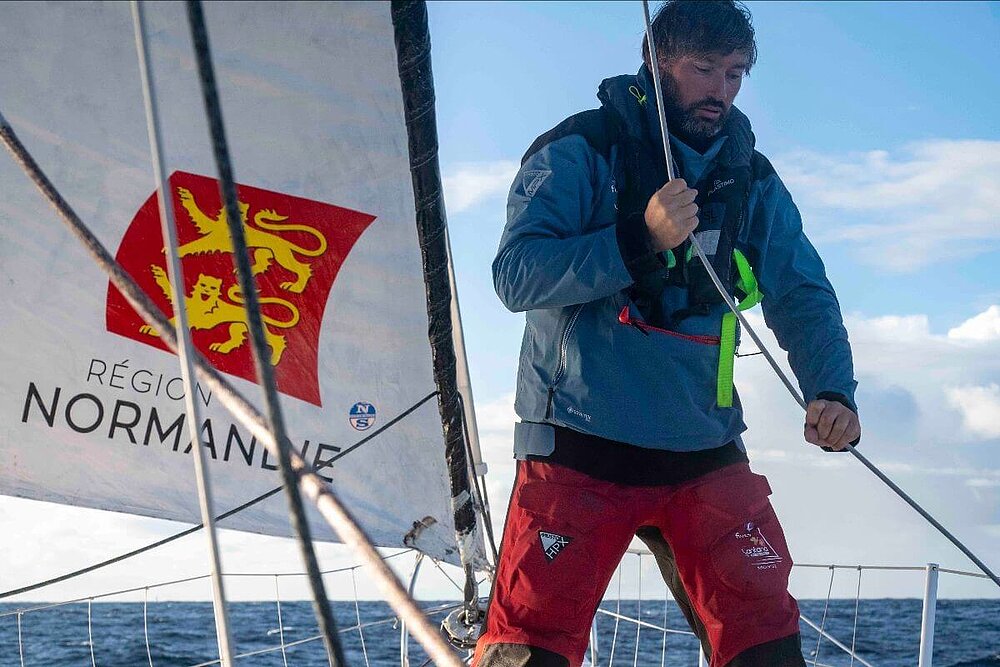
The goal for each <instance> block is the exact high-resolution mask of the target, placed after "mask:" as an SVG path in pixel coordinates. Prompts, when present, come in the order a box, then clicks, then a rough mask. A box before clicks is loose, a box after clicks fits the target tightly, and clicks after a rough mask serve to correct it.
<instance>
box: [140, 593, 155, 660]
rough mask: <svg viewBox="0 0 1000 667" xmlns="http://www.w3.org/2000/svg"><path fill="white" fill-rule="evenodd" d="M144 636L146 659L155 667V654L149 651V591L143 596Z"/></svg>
mask: <svg viewBox="0 0 1000 667" xmlns="http://www.w3.org/2000/svg"><path fill="white" fill-rule="evenodd" d="M142 634H143V635H144V636H145V637H146V658H147V659H148V660H149V667H153V653H152V651H150V649H149V589H148V588H147V589H146V592H145V593H144V594H143V596H142Z"/></svg>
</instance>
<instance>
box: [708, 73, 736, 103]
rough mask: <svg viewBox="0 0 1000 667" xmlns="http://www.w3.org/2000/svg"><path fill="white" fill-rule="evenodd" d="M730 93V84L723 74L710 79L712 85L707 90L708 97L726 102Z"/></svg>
mask: <svg viewBox="0 0 1000 667" xmlns="http://www.w3.org/2000/svg"><path fill="white" fill-rule="evenodd" d="M732 92H733V91H732V82H730V81H729V78H728V77H727V76H726V73H725V72H722V73H720V74H717V75H715V76H713V77H712V85H711V88H710V90H709V96H711V97H713V98H715V99H717V100H722V101H723V102H727V101H728V100H729V97H730V95H731V94H732Z"/></svg>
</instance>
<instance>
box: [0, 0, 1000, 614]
mask: <svg viewBox="0 0 1000 667" xmlns="http://www.w3.org/2000/svg"><path fill="white" fill-rule="evenodd" d="M749 7H750V9H751V11H752V12H753V15H754V26H755V28H756V32H757V41H758V47H759V59H758V62H757V65H756V66H755V68H754V70H753V72H752V74H751V76H750V77H749V78H748V79H747V80H746V81H745V83H744V86H743V89H742V91H741V93H740V95H739V97H738V98H737V100H736V104H737V105H738V106H739V107H740V108H741V109H742V110H743V111H744V112H745V113H746V114H747V115H748V116H749V117H750V119H751V122H752V123H753V125H754V130H755V133H756V137H757V146H758V148H759V149H760V150H761V151H762V152H764V153H765V154H766V155H768V156H769V157H770V158H771V159H772V162H773V163H774V165H775V166H776V168H777V170H778V173H779V175H780V176H781V177H782V178H783V180H784V181H785V183H786V185H787V186H788V188H789V189H790V191H791V192H792V195H793V197H794V199H795V201H796V203H797V204H798V206H799V207H800V209H801V211H802V213H803V220H804V225H805V229H806V232H807V234H808V235H809V236H810V238H811V239H812V240H813V242H814V244H815V245H816V246H817V248H818V249H819V251H820V253H821V255H822V257H823V258H824V261H825V263H826V266H827V270H828V273H829V276H830V278H831V281H832V282H833V284H834V286H835V287H836V289H837V292H838V296H839V299H840V302H841V306H842V309H843V312H844V314H845V318H846V324H847V327H848V330H849V333H850V337H851V342H852V345H853V347H854V352H855V367H856V373H857V378H858V380H859V383H860V388H859V391H858V403H859V406H860V411H861V417H862V424H863V428H864V432H865V437H864V441H863V444H862V447H863V451H864V453H865V454H866V456H868V457H869V458H870V459H871V460H872V461H873V462H874V463H875V464H876V465H878V466H880V467H881V468H882V469H883V470H884V471H885V472H887V473H888V474H889V475H891V476H892V477H893V478H894V479H895V480H896V482H897V483H898V484H900V486H902V487H903V488H904V489H905V490H907V491H908V492H909V493H910V494H911V495H912V496H913V497H914V498H915V499H917V500H918V501H919V502H920V503H922V504H923V505H924V506H925V507H926V508H927V509H928V510H929V511H931V512H932V513H933V514H934V515H935V516H936V517H937V518H938V519H939V520H941V521H942V522H943V523H944V524H945V525H946V526H948V527H949V528H950V529H951V530H952V531H953V532H955V533H956V534H957V535H958V536H960V537H961V538H962V539H963V540H964V541H965V542H966V543H967V544H968V545H969V546H970V547H971V548H972V549H973V550H974V551H975V552H977V553H978V554H979V555H980V556H981V557H983V558H984V559H985V560H986V561H987V563H988V564H989V565H990V566H991V567H993V569H994V570H995V571H996V570H1000V558H998V556H997V554H1000V277H998V275H997V273H996V267H997V266H998V262H1000V214H998V212H997V211H998V210H1000V123H998V122H997V118H1000V69H998V67H997V63H998V62H1000V5H998V4H995V3H994V4H983V3H885V4H883V3H808V4H793V3H774V4H769V3H749ZM429 14H430V29H431V39H432V44H433V66H434V76H435V83H436V92H437V118H438V126H439V134H440V159H441V170H442V175H443V178H444V184H445V199H446V206H447V210H448V216H449V228H450V236H451V242H452V247H453V253H454V257H455V268H456V275H457V282H458V291H459V298H460V302H461V306H462V314H463V322H464V326H465V337H466V344H467V347H468V355H469V365H470V369H471V376H472V386H473V390H474V393H475V405H476V411H477V417H478V421H479V428H480V435H481V441H482V445H483V452H484V457H485V459H486V461H487V463H488V465H489V469H490V471H489V474H488V488H489V493H490V497H491V501H492V504H493V507H494V511H495V514H496V516H495V517H494V518H495V523H496V525H497V528H498V530H499V528H500V526H501V522H502V519H503V517H502V514H503V508H504V507H505V506H506V501H507V497H508V495H509V493H510V487H511V484H512V480H513V469H514V462H513V460H512V458H511V438H512V431H513V422H514V419H515V416H514V414H513V390H514V380H515V374H516V367H517V360H518V348H519V344H520V339H521V332H522V328H523V317H522V316H520V315H515V314H511V313H509V312H507V311H506V310H504V308H503V306H502V305H501V304H500V302H499V300H498V299H497V297H496V295H495V293H494V291H493V287H492V279H491V274H490V263H491V261H492V259H493V254H494V253H495V250H496V245H497V241H498V240H499V236H500V232H501V230H502V227H503V224H504V215H505V213H504V206H505V197H506V192H507V189H508V187H509V185H510V182H511V180H512V179H513V175H514V173H515V171H516V168H517V164H518V162H519V159H520V156H521V154H522V152H523V151H524V150H525V148H526V147H527V146H528V145H529V144H530V143H531V141H532V140H533V139H534V138H535V136H537V135H539V134H541V133H542V132H544V131H545V130H547V129H549V128H551V127H552V126H554V125H556V124H557V123H558V122H559V121H561V120H562V119H563V118H565V117H566V116H568V115H570V114H572V113H574V112H576V111H579V110H582V109H586V108H592V107H594V106H596V98H595V93H596V90H597V85H598V84H599V83H600V81H601V79H603V78H605V77H608V76H612V75H615V74H620V73H633V72H635V71H636V70H637V69H638V66H639V62H640V61H639V57H638V53H639V42H640V39H641V35H642V29H643V28H642V9H641V5H640V4H639V3H637V2H617V3H597V2H594V3H490V2H474V3H462V2H446V3H431V4H430V6H429ZM750 318H751V321H752V322H754V323H757V324H758V325H759V326H758V331H761V332H762V333H764V338H765V342H767V343H768V344H769V346H770V348H771V349H772V350H777V346H776V345H775V343H774V341H773V338H771V337H770V336H768V335H767V334H766V332H765V331H764V328H763V322H762V320H761V318H760V316H759V310H757V311H753V313H751V315H750ZM780 356H781V357H782V358H783V355H780ZM736 382H737V387H738V389H739V391H740V394H741V396H742V397H743V402H744V405H745V407H746V411H747V422H748V424H749V427H750V430H749V431H748V433H747V434H746V436H745V440H746V443H747V446H748V450H749V454H750V458H751V462H752V466H753V467H754V469H755V470H757V471H758V472H762V473H764V474H766V475H767V476H768V477H769V479H770V480H771V486H772V487H773V488H774V491H775V492H774V495H773V497H772V502H773V504H774V505H775V507H776V509H777V511H778V514H779V516H780V517H781V519H782V522H783V525H784V527H785V531H786V533H787V536H788V541H789V544H790V547H791V549H792V553H793V557H794V558H795V560H796V561H797V562H800V563H834V562H836V563H844V564H851V565H854V564H868V565H875V564H878V565H914V566H922V565H924V564H925V563H927V562H937V563H940V564H941V565H942V566H945V567H951V568H955V569H960V570H971V569H973V566H972V564H971V563H970V562H969V561H968V560H967V559H966V558H965V557H964V556H962V555H961V554H960V553H959V552H958V551H957V550H956V549H955V548H954V547H952V546H951V545H950V544H948V543H947V542H946V541H945V540H944V538H942V537H940V536H939V535H938V534H937V533H936V532H935V531H934V530H933V529H932V528H929V527H928V526H927V525H926V524H925V523H924V522H923V520H922V519H920V517H918V516H917V515H916V514H915V513H914V512H913V511H912V510H911V509H910V508H908V507H906V506H905V505H904V504H903V503H902V502H901V501H899V500H898V499H897V498H896V497H894V496H893V495H892V494H891V492H889V491H888V490H886V488H885V487H884V486H883V485H882V484H881V483H880V482H879V481H878V480H876V479H875V478H874V477H873V476H872V475H871V474H870V473H868V472H867V471H866V470H864V469H863V468H862V467H861V466H860V465H859V464H858V463H857V462H856V461H853V460H851V459H850V458H849V455H835V454H824V453H822V452H819V451H818V450H816V449H815V448H813V447H811V446H809V445H807V444H805V443H804V442H803V441H802V438H801V429H802V427H801V414H800V410H799V408H798V406H797V405H795V403H794V402H793V401H792V399H791V398H790V396H788V394H787V393H786V392H785V390H784V388H783V387H782V385H781V384H780V381H779V380H778V379H777V378H776V377H775V376H774V374H773V372H772V371H771V370H770V369H769V368H768V367H767V366H766V364H765V362H764V361H763V360H762V359H761V358H760V357H759V356H758V357H750V358H747V359H742V360H740V361H739V363H738V364H737V369H736ZM0 527H2V529H3V532H4V534H5V535H7V536H10V535H17V536H19V542H21V543H22V544H24V545H32V546H26V547H25V548H22V549H18V550H16V553H14V554H13V555H10V556H8V555H5V558H4V560H5V563H6V564H5V568H6V570H7V573H6V576H4V577H3V581H4V582H5V583H10V584H11V585H16V584H23V583H27V582H30V581H33V580H35V579H38V578H41V577H43V576H46V575H50V574H53V573H56V572H61V571H63V570H65V569H67V568H69V567H71V566H73V565H78V564H80V563H85V562H91V561H95V560H99V559H100V558H103V557H107V556H109V555H112V554H114V553H118V552H119V551H122V550H125V549H127V548H132V547H135V546H138V545H141V544H145V543H147V542H149V541H151V540H152V539H155V538H157V537H162V536H164V535H167V534H170V533H173V532H175V531H176V529H177V524H173V523H169V522H164V521H156V520H152V519H142V518H134V517H126V516H123V515H117V514H111V513H106V512H98V511H94V510H82V509H76V508H64V507H60V506H56V505H49V504H43V503H37V502H33V501H27V500H19V499H0ZM187 539H188V541H186V542H184V543H183V544H175V545H172V546H169V547H166V548H164V549H163V550H161V551H160V552H159V553H155V554H152V555H150V556H148V557H143V558H142V560H140V561H135V562H132V563H126V564H123V565H121V566H116V567H115V568H110V569H109V570H107V571H104V572H100V573H96V574H94V575H91V576H89V577H87V578H84V579H81V580H78V581H76V582H71V583H70V584H66V585H62V586H59V587H56V588H53V589H50V590H49V591H48V592H46V593H44V594H41V595H40V597H39V594H36V595H35V596H34V597H33V598H32V599H57V598H67V597H72V596H77V595H89V594H92V593H94V592H97V591H101V590H109V589H112V588H116V587H118V586H119V585H122V584H124V585H143V584H144V583H148V582H149V581H151V580H159V579H171V578H175V577H181V576H188V575H192V574H201V573H203V572H205V571H206V567H207V562H206V560H205V558H204V553H203V542H193V541H191V540H194V539H196V538H187ZM222 544H223V547H224V559H225V560H226V562H227V563H233V564H238V566H237V565H234V566H233V567H231V568H230V569H233V570H236V569H239V570H242V571H248V570H258V571H274V570H275V569H277V570H279V571H293V570H297V569H299V561H298V558H297V556H296V552H295V545H294V544H293V543H291V542H290V541H288V540H280V539H276V538H264V537H259V536H250V535H244V534H240V533H234V532H231V531H223V533H222ZM34 545H40V546H34ZM319 553H320V556H321V559H322V561H323V564H324V566H327V567H331V566H337V565H338V564H342V563H346V562H347V559H346V558H345V557H344V556H342V550H340V548H339V547H334V546H329V545H320V547H319ZM400 560H401V561H402V559H400ZM411 565H412V561H409V563H407V564H406V565H405V566H401V567H400V571H401V572H403V573H404V574H407V575H408V573H409V570H408V569H407V568H409V567H410V566H411ZM426 570H428V571H431V576H428V577H426V579H422V583H421V586H420V587H418V594H420V595H421V596H423V597H425V598H440V597H453V596H454V595H455V590H454V588H451V584H450V583H448V582H447V581H446V580H445V579H444V578H443V577H441V576H438V575H436V574H434V573H433V571H432V570H431V568H430V567H429V566H428V567H427V568H426ZM652 572H653V571H652V569H650V576H648V577H644V578H645V579H646V581H652V580H653V579H654V578H655V577H654V576H652ZM343 576H344V577H348V576H349V575H347V574H345V575H343ZM853 577H854V575H853V574H844V575H838V579H837V581H836V582H835V586H834V595H841V596H853V594H854V586H855V585H856V579H855V578H853ZM828 580H829V574H828V572H827V571H825V570H822V571H813V570H806V569H802V570H797V571H796V572H795V574H794V575H793V580H792V592H793V593H794V594H796V595H798V596H800V597H821V596H823V595H825V594H826V590H827V584H828ZM337 581H344V582H345V584H344V585H345V586H350V585H351V582H350V580H349V579H343V578H341V579H337ZM282 586H283V589H282V590H283V591H284V593H285V595H287V596H288V597H295V596H297V595H298V596H300V595H301V594H302V593H303V591H304V589H302V587H301V586H300V585H297V584H295V583H294V582H290V583H288V585H287V588H285V586H286V584H285V583H283V584H282ZM359 586H360V591H361V593H362V596H363V597H374V596H375V595H376V592H375V590H374V589H373V588H372V587H371V586H370V585H369V584H367V583H366V582H365V581H361V582H359ZM922 586H923V580H922V574H920V573H906V572H902V573H885V574H884V575H881V574H872V575H870V576H869V575H866V579H865V582H864V586H863V587H862V595H863V596H865V597H884V596H898V597H919V596H920V595H921V593H922ZM4 588H6V586H5V587H4ZM332 588H333V589H334V590H333V594H334V595H336V596H341V597H342V596H343V595H342V593H341V592H340V591H342V590H343V589H342V588H341V589H337V588H336V586H332ZM207 592H208V587H207V583H200V584H192V585H191V586H189V587H187V588H185V587H180V588H175V589H171V591H170V592H169V593H167V592H163V593H161V592H154V593H153V595H162V596H164V597H169V598H186V597H195V598H199V597H200V598H204V597H206V595H207ZM269 595H273V584H272V582H270V581H268V582H266V585H264V584H260V585H256V584H252V585H251V584H248V585H247V586H246V587H243V588H241V589H239V590H234V591H233V597H234V598H243V599H247V598H252V599H256V598H266V597H268V596H269ZM941 595H942V596H946V597H996V596H997V595H998V591H997V589H996V588H995V587H992V585H990V584H988V582H986V581H985V580H982V579H968V578H958V577H954V576H945V577H942V580H941ZM139 599H141V598H139Z"/></svg>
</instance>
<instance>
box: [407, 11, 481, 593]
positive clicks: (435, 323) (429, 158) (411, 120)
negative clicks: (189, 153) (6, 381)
mask: <svg viewBox="0 0 1000 667" xmlns="http://www.w3.org/2000/svg"><path fill="white" fill-rule="evenodd" d="M392 24H393V29H394V32H395V39H396V56H397V61H398V66H399V78H400V83H401V85H402V90H403V103H404V108H405V117H406V127H407V136H408V140H409V152H410V173H411V175H412V179H413V198H414V201H415V204H416V222H417V235H418V238H419V242H420V254H421V260H422V262H423V270H424V286H425V291H426V296H427V319H428V337H429V339H430V343H431V349H432V357H433V365H434V383H435V385H436V387H437V390H438V410H439V411H440V413H441V426H442V429H443V433H444V441H445V458H446V461H447V466H448V477H449V482H450V485H451V499H452V509H453V512H454V518H455V536H456V540H457V542H458V549H459V556H460V558H461V561H462V566H463V569H464V570H465V577H466V581H465V602H466V605H467V608H468V609H472V608H474V604H475V602H476V599H477V597H478V592H477V586H476V580H475V571H474V560H475V553H476V542H477V537H478V536H477V526H476V515H475V508H474V504H473V497H472V491H471V489H470V480H469V460H468V457H467V455H466V451H467V450H466V442H465V436H464V432H463V428H464V415H463V411H462V402H461V395H460V393H459V390H458V380H457V376H456V367H457V363H458V360H457V357H456V353H455V343H454V339H453V338H452V333H453V322H452V310H451V309H452V292H451V282H450V279H449V278H450V276H449V271H448V265H449V261H448V260H449V253H448V241H447V221H446V217H445V210H444V199H443V197H442V186H441V170H440V165H439V163H438V138H437V125H436V116H435V112H434V80H433V74H432V72H431V59H430V34H429V32H428V29H427V6H426V4H425V2H423V0H394V1H393V3H392Z"/></svg>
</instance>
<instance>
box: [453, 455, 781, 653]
mask: <svg viewBox="0 0 1000 667" xmlns="http://www.w3.org/2000/svg"><path fill="white" fill-rule="evenodd" d="M518 466H519V467H518V474H517V481H516V483H515V485H514V491H513V494H512V496H511V503H510V508H509V510H508V514H507V525H506V528H505V530H504V536H503V542H502V546H501V549H500V563H499V566H498V568H497V575H496V581H495V582H494V587H493V598H492V600H491V602H490V606H489V610H488V611H487V614H486V628H485V631H484V633H483V635H482V637H481V638H480V640H479V643H478V645H477V647H476V655H475V658H474V659H473V662H472V664H473V665H480V664H483V665H488V664H490V660H489V659H487V660H485V661H483V660H482V659H483V654H484V652H487V653H492V652H493V651H487V647H488V646H489V645H492V644H514V645H523V646H524V647H525V648H527V647H535V648H540V649H543V650H544V651H545V652H553V653H556V654H558V655H560V656H564V657H565V658H566V659H567V660H569V664H570V665H579V664H581V662H582V660H583V656H584V653H585V650H586V647H587V640H588V635H589V632H590V626H591V621H592V619H593V616H594V614H595V612H596V609H597V606H598V604H599V603H600V601H601V598H602V597H603V595H604V591H605V589H606V588H607V586H608V582H609V580H610V578H611V576H612V574H613V573H614V570H615V568H616V567H617V565H618V563H619V561H620V560H621V557H622V555H623V554H624V553H625V550H626V549H627V548H628V545H629V543H630V542H631V540H632V537H633V536H634V535H635V534H636V532H637V531H640V530H642V531H646V532H649V531H652V532H654V533H655V532H656V531H657V530H658V531H659V533H662V536H663V538H664V540H665V542H666V544H667V545H669V549H668V551H672V552H673V553H672V555H673V560H674V561H675V565H674V564H673V563H672V564H671V565H672V566H675V567H676V573H677V575H679V579H680V582H681V583H682V584H683V589H684V590H683V591H682V593H686V597H687V598H688V601H687V602H689V605H690V610H691V611H693V613H694V614H695V616H696V617H697V621H699V622H700V623H699V625H701V626H703V628H699V630H702V631H701V632H699V633H698V634H701V635H703V636H704V637H705V639H706V640H707V642H708V644H709V645H710V648H711V666H712V667H722V666H723V665H726V664H727V663H729V662H730V661H731V660H733V659H734V658H735V657H737V656H738V655H739V654H740V653H741V652H743V651H745V650H746V649H748V648H750V647H753V646H757V645H760V644H763V643H765V642H769V641H772V640H776V639H779V638H783V637H789V636H791V635H795V634H796V633H797V632H798V629H799V627H798V624H799V610H798V605H797V604H796V602H795V600H794V598H792V596H791V595H789V594H788V574H789V572H790V570H791V566H792V560H791V557H790V556H789V554H788V547H787V545H786V544H785V538H784V535H783V533H782V531H781V526H780V525H779V524H778V519H777V517H776V516H775V513H774V510H773V509H772V508H771V503H770V502H769V501H768V496H769V495H770V493H771V489H770V487H769V486H768V483H767V479H766V478H765V477H763V476H762V475H757V474H754V473H753V472H751V471H750V467H749V466H748V465H747V464H745V463H740V464H735V465H730V466H727V467H725V468H722V469H719V470H716V471H714V472H711V473H708V474H706V475H704V476H701V477H698V478H697V479H694V480H691V481H689V482H686V483H684V484H680V485H677V486H662V487H634V486H622V485H619V484H612V483H610V482H605V481H601V480H597V479H594V478H592V477H589V476H587V475H584V474H583V473H580V472H577V471H575V470H571V469H569V468H565V467H562V466H556V465H551V464H546V463H541V462H537V461H521V462H519V464H518ZM660 564H661V568H662V567H663V563H662V561H661V562H660ZM675 596H676V597H678V599H680V597H681V596H678V595H676V593H675ZM539 664H542V663H539Z"/></svg>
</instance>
